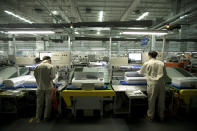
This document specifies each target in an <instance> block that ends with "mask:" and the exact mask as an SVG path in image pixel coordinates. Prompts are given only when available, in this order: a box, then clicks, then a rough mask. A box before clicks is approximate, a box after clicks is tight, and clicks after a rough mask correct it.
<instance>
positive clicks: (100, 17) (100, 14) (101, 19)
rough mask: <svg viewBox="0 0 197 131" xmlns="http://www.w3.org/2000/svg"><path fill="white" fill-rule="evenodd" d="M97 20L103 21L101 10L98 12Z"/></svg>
mask: <svg viewBox="0 0 197 131" xmlns="http://www.w3.org/2000/svg"><path fill="white" fill-rule="evenodd" d="M98 21H100V22H102V21H103V11H100V12H99V18H98Z"/></svg>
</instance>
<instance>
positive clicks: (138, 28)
mask: <svg viewBox="0 0 197 131" xmlns="http://www.w3.org/2000/svg"><path fill="white" fill-rule="evenodd" d="M127 29H133V30H144V29H146V28H144V27H130V28H127Z"/></svg>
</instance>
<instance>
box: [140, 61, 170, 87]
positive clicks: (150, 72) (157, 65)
mask: <svg viewBox="0 0 197 131" xmlns="http://www.w3.org/2000/svg"><path fill="white" fill-rule="evenodd" d="M140 73H141V74H144V75H145V76H146V77H147V82H148V83H149V82H153V83H159V82H160V80H161V81H163V76H164V75H165V74H166V70H165V66H164V63H163V62H162V61H159V60H156V59H153V58H152V59H150V60H149V61H147V62H145V63H144V64H143V66H142V68H141V71H140Z"/></svg>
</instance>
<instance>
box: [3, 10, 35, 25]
mask: <svg viewBox="0 0 197 131" xmlns="http://www.w3.org/2000/svg"><path fill="white" fill-rule="evenodd" d="M4 12H5V13H7V14H8V15H11V16H14V17H16V18H18V19H20V20H22V21H24V22H27V23H29V24H32V23H33V22H32V21H30V20H27V19H25V18H23V17H21V16H19V15H16V14H14V13H13V12H10V11H7V10H4Z"/></svg>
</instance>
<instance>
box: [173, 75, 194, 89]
mask: <svg viewBox="0 0 197 131" xmlns="http://www.w3.org/2000/svg"><path fill="white" fill-rule="evenodd" d="M172 85H174V86H176V87H178V88H194V87H196V86H197V77H175V78H172Z"/></svg>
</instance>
